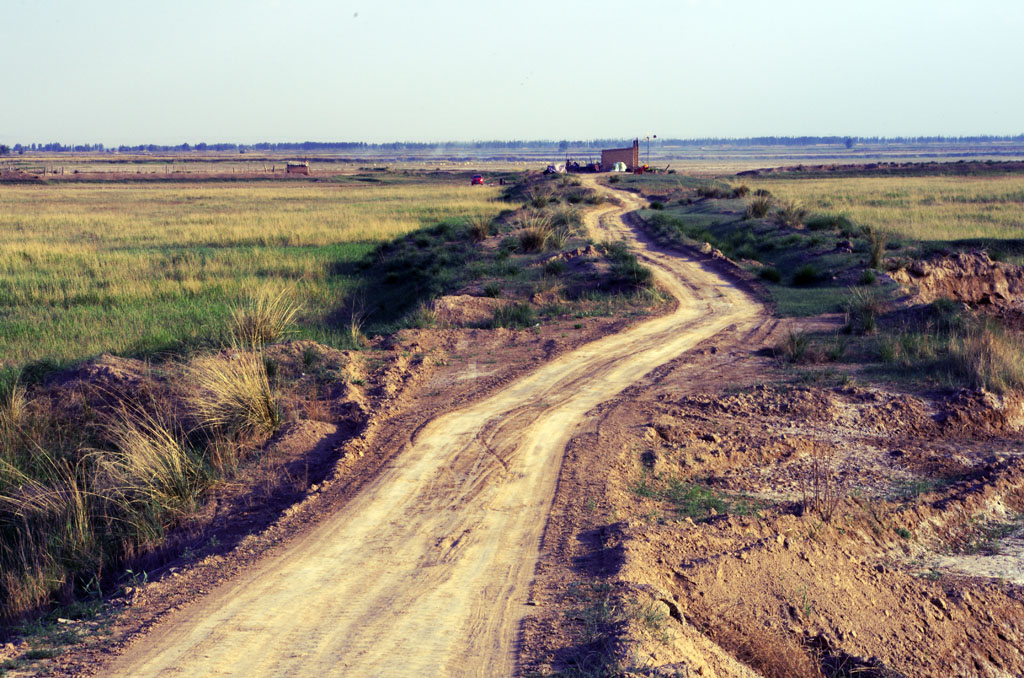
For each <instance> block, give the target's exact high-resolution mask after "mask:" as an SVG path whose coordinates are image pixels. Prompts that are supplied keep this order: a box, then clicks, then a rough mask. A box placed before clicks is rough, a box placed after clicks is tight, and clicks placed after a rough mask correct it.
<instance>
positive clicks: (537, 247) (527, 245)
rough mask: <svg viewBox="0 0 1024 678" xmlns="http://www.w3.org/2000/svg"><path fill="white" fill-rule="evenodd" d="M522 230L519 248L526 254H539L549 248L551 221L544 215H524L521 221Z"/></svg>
mask: <svg viewBox="0 0 1024 678" xmlns="http://www.w3.org/2000/svg"><path fill="white" fill-rule="evenodd" d="M519 225H520V227H521V229H522V231H521V233H520V234H519V246H520V247H522V248H523V250H524V251H526V252H539V251H542V250H544V249H545V248H546V247H547V246H548V242H549V238H550V236H551V232H552V230H553V229H552V226H551V219H549V218H548V217H547V216H544V215H542V214H529V215H524V216H522V217H521V218H520V220H519Z"/></svg>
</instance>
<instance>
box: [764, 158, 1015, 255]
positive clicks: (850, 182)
mask: <svg viewBox="0 0 1024 678" xmlns="http://www.w3.org/2000/svg"><path fill="white" fill-rule="evenodd" d="M750 184H751V187H752V188H764V189H768V190H770V191H771V192H772V194H773V195H775V196H777V197H778V198H780V199H782V200H787V201H801V202H803V203H804V204H805V205H806V206H807V207H808V209H810V210H811V211H812V212H816V213H820V212H825V213H830V214H833V215H841V216H842V217H844V218H846V219H847V220H849V221H852V222H854V223H857V224H867V225H870V226H873V227H875V228H878V229H881V230H883V231H887V232H890V233H895V234H897V235H899V236H900V237H905V238H910V239H913V240H920V241H928V240H935V241H946V242H948V241H955V240H961V239H965V238H983V239H993V240H1004V239H1009V240H1021V223H1020V210H1021V207H1022V205H1024V189H1022V188H1021V180H1020V178H1019V176H1015V175H1009V176H1008V175H1005V174H999V175H982V176H924V177H900V176H892V177H835V178H804V179H801V178H792V177H784V176H780V177H778V178H764V177H761V178H758V179H757V180H756V181H753V180H752V181H751V182H750ZM809 226H810V225H809Z"/></svg>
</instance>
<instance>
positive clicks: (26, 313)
mask: <svg viewBox="0 0 1024 678" xmlns="http://www.w3.org/2000/svg"><path fill="white" fill-rule="evenodd" d="M496 198H497V191H496V190H495V189H491V188H481V187H470V186H469V185H468V181H466V182H463V181H461V180H457V179H452V178H449V179H438V178H432V177H420V178H410V177H396V178H395V179H394V180H393V182H392V181H390V180H388V179H387V178H382V179H381V180H374V181H373V182H369V181H366V182H362V181H357V180H352V179H351V178H349V179H345V180H340V181H338V182H318V183H309V182H265V183H264V182H254V183H244V184H235V183H201V184H184V183H183V184H163V183H161V184H142V185H140V184H55V185H43V186H35V185H12V186H4V187H3V189H2V190H0V282H2V285H0V328H2V331H0V368H2V367H8V368H20V367H22V366H24V365H26V364H28V363H31V362H33V361H56V362H59V363H64V362H72V361H76V360H79V359H82V358H86V357H89V356H92V355H95V354H98V353H101V352H104V351H111V352H117V353H121V354H139V353H143V354H145V353H152V352H154V351H160V350H165V349H173V348H176V347H179V346H181V345H188V344H190V343H197V342H204V341H208V340H209V339H210V338H217V337H218V336H219V335H220V333H221V332H222V331H223V329H224V327H225V326H226V322H227V319H228V317H229V316H230V312H231V310H230V309H231V306H232V305H234V304H237V303H239V302H241V301H242V300H244V299H245V298H246V297H247V296H248V295H250V294H252V293H253V292H256V291H258V290H259V289H261V288H263V287H267V286H270V287H288V288H291V289H292V290H293V291H294V295H295V297H296V298H297V299H301V301H302V303H303V305H304V311H303V313H302V315H301V316H300V322H299V326H300V328H301V331H302V333H303V335H304V336H308V337H311V338H314V339H318V340H321V341H327V342H333V343H338V342H343V341H344V339H343V337H344V336H345V333H344V332H343V331H342V330H341V329H340V328H338V329H337V330H336V329H334V328H332V326H331V323H330V322H327V320H326V319H327V318H328V317H329V316H330V313H331V312H332V311H334V310H336V309H337V308H339V307H340V306H341V305H342V303H343V302H344V300H345V297H346V295H348V294H349V293H350V292H351V290H352V287H353V286H354V285H355V284H356V280H355V279H354V278H353V277H352V275H351V274H349V273H347V272H349V271H351V269H352V267H350V266H346V264H351V263H353V262H356V261H358V260H360V259H361V258H362V257H364V256H365V255H366V253H368V252H370V251H372V250H373V248H374V247H375V246H376V245H377V244H378V243H380V242H381V241H385V240H389V239H391V238H393V237H396V236H398V235H401V234H403V233H407V232H409V231H412V230H415V229H418V228H421V227H423V226H426V225H432V224H436V223H438V222H440V221H443V220H446V219H447V220H461V219H464V218H472V217H474V216H487V217H490V216H493V215H495V214H496V213H497V212H498V211H500V209H502V207H503V205H502V204H501V203H499V202H497V200H496Z"/></svg>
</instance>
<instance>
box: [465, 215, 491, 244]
mask: <svg viewBox="0 0 1024 678" xmlns="http://www.w3.org/2000/svg"><path fill="white" fill-rule="evenodd" d="M491 229H492V221H491V219H489V218H487V217H482V216H478V217H474V218H473V219H471V220H470V222H469V237H470V238H472V239H473V242H480V241H482V240H486V239H487V237H488V236H490V235H491Z"/></svg>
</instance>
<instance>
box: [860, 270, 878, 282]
mask: <svg viewBox="0 0 1024 678" xmlns="http://www.w3.org/2000/svg"><path fill="white" fill-rule="evenodd" d="M877 281H878V276H877V275H875V272H874V271H872V270H871V269H870V268H865V269H864V272H863V273H861V274H860V280H858V282H859V283H860V284H861V285H874V284H875V282H877Z"/></svg>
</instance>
